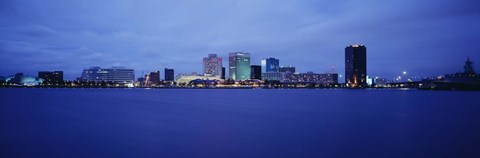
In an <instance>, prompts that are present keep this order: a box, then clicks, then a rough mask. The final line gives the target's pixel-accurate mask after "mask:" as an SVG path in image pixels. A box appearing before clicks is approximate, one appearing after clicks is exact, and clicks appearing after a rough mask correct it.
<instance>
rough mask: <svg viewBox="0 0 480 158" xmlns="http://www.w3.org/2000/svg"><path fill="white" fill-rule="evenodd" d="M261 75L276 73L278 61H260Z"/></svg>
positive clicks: (268, 59)
mask: <svg viewBox="0 0 480 158" xmlns="http://www.w3.org/2000/svg"><path fill="white" fill-rule="evenodd" d="M261 64H262V73H266V72H278V70H279V68H280V60H278V59H275V58H267V59H263V60H262V63H261Z"/></svg>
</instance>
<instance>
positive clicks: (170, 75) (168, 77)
mask: <svg viewBox="0 0 480 158" xmlns="http://www.w3.org/2000/svg"><path fill="white" fill-rule="evenodd" d="M174 80H175V73H174V70H173V69H169V68H165V81H174Z"/></svg>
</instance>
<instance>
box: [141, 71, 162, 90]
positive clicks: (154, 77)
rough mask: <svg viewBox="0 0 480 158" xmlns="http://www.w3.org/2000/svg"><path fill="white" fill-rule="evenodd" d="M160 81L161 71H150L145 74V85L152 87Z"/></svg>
mask: <svg viewBox="0 0 480 158" xmlns="http://www.w3.org/2000/svg"><path fill="white" fill-rule="evenodd" d="M159 82H160V71H154V72H150V73H149V74H146V75H145V78H144V82H143V83H144V85H145V86H147V87H150V86H152V85H155V84H158V83H159Z"/></svg>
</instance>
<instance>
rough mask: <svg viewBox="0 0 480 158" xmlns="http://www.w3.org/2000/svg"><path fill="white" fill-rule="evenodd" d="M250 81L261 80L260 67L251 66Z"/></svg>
mask: <svg viewBox="0 0 480 158" xmlns="http://www.w3.org/2000/svg"><path fill="white" fill-rule="evenodd" d="M250 79H257V80H261V79H262V66H260V65H252V66H250Z"/></svg>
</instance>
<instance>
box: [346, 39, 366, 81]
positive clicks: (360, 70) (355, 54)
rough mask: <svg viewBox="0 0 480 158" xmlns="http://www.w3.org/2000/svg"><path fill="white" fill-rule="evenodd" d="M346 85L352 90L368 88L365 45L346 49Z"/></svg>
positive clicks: (350, 46) (349, 46) (351, 46)
mask: <svg viewBox="0 0 480 158" xmlns="http://www.w3.org/2000/svg"><path fill="white" fill-rule="evenodd" d="M345 84H346V85H347V87H351V88H364V87H367V47H365V46H364V45H348V46H347V47H346V48H345Z"/></svg>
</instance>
